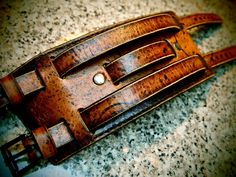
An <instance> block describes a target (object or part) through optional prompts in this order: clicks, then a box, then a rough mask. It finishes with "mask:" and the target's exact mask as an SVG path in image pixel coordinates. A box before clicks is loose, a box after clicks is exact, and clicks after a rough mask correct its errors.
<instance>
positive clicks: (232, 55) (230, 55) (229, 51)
mask: <svg viewBox="0 0 236 177" xmlns="http://www.w3.org/2000/svg"><path fill="white" fill-rule="evenodd" d="M204 59H205V61H206V63H207V64H208V66H209V67H211V68H215V67H217V66H219V65H221V64H224V63H226V62H229V61H232V60H234V59H236V45H235V46H231V47H227V48H224V49H222V50H218V51H216V52H212V53H209V54H206V55H205V56H204Z"/></svg>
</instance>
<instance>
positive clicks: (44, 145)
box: [32, 126, 57, 159]
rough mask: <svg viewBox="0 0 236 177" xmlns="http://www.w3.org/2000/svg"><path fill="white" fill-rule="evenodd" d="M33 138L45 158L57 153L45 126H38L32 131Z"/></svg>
mask: <svg viewBox="0 0 236 177" xmlns="http://www.w3.org/2000/svg"><path fill="white" fill-rule="evenodd" d="M32 133H33V135H34V138H35V140H36V142H37V144H38V146H39V149H40V152H41V153H42V155H43V157H44V158H45V159H48V158H50V157H52V156H54V155H55V154H56V153H57V149H56V146H55V144H54V141H53V139H52V137H51V136H50V135H49V133H48V131H47V128H46V127H44V126H43V127H39V128H37V129H35V130H33V131H32Z"/></svg>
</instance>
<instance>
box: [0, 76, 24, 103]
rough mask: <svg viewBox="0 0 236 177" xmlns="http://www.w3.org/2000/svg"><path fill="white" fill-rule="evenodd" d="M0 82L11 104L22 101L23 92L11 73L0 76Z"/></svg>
mask: <svg viewBox="0 0 236 177" xmlns="http://www.w3.org/2000/svg"><path fill="white" fill-rule="evenodd" d="M0 84H1V86H2V88H3V90H4V91H5V93H6V95H7V97H8V100H9V102H10V103H11V104H13V105H16V104H20V103H21V102H22V101H23V97H24V96H23V93H22V91H21V89H20V87H19V85H18V84H17V82H16V81H15V79H14V77H13V76H12V75H7V76H5V77H3V78H1V79H0Z"/></svg>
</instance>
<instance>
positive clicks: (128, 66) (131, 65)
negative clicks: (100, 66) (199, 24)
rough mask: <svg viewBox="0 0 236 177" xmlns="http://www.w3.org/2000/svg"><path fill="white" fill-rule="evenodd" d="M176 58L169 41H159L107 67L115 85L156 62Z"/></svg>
mask: <svg viewBox="0 0 236 177" xmlns="http://www.w3.org/2000/svg"><path fill="white" fill-rule="evenodd" d="M174 56H176V54H175V50H174V49H173V48H172V46H171V45H170V44H169V43H168V42H167V41H159V42H156V43H153V44H149V45H147V46H144V47H142V48H140V49H137V50H135V51H132V52H130V53H128V54H126V55H124V56H122V57H120V58H118V59H117V60H115V61H113V62H111V63H109V64H108V65H106V66H105V69H106V70H107V72H108V73H109V76H110V77H111V79H112V81H113V82H114V83H116V82H118V81H119V80H120V79H122V78H124V77H126V76H127V75H129V74H131V73H133V72H136V71H138V70H140V69H141V68H143V67H145V66H148V65H150V64H152V63H154V62H157V61H160V60H162V59H165V58H169V57H174Z"/></svg>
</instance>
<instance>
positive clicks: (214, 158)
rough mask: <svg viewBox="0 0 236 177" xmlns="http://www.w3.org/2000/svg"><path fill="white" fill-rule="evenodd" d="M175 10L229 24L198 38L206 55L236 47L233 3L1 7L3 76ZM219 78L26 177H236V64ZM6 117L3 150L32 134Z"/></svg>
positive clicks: (55, 0) (83, 1)
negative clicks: (73, 44) (73, 43)
mask: <svg viewBox="0 0 236 177" xmlns="http://www.w3.org/2000/svg"><path fill="white" fill-rule="evenodd" d="M167 10H172V11H175V12H176V13H177V14H178V15H180V16H182V15H187V14H191V13H195V12H215V13H217V14H219V15H220V16H221V17H222V18H223V20H224V24H223V25H222V26H221V27H220V28H217V29H216V30H215V29H212V28H209V31H203V32H201V33H199V34H198V35H193V37H194V39H195V42H196V43H197V44H198V47H199V49H200V50H201V51H202V52H203V53H207V52H210V51H213V50H217V49H220V48H224V47H227V46H230V45H233V44H236V13H235V10H236V5H235V4H233V3H232V2H230V1H229V0H225V1H221V0H198V1H189V0H179V1H178V0H132V1H126V0H119V1H118V0H117V1H116V0H114V1H102V0H101V1H99V0H97V1H95V0H80V1H76V0H65V1H63V0H42V1H32V0H23V1H9V2H8V1H1V2H0V14H1V18H0V41H1V43H0V45H1V46H0V76H3V75H5V74H7V73H9V72H10V71H12V70H13V69H15V68H16V67H18V66H20V65H21V64H23V63H24V62H26V61H27V60H29V59H30V58H31V57H33V56H34V55H36V54H38V53H40V52H43V51H45V50H47V49H49V48H52V47H54V46H57V45H59V44H61V43H63V42H65V41H68V40H70V39H73V38H75V37H78V36H80V35H82V34H84V33H87V32H89V31H92V30H94V29H97V28H100V27H103V26H107V25H110V24H113V23H115V22H119V21H122V20H126V19H129V18H133V17H138V16H140V15H147V14H151V13H156V12H162V11H167ZM215 72H216V76H215V77H214V78H212V79H210V80H208V81H207V82H205V83H203V84H201V85H199V86H197V87H195V88H193V89H191V90H190V91H188V92H185V93H184V94H182V95H181V96H178V97H177V98H175V99H173V100H171V101H169V102H167V103H166V104H164V105H162V106H160V107H159V108H157V109H155V110H153V111H151V112H150V113H148V114H146V115H144V116H142V117H141V118H140V119H138V120H136V121H134V122H133V123H130V124H128V125H127V126H126V127H124V128H122V129H120V130H119V131H116V132H115V133H113V134H111V135H110V136H108V137H106V138H105V139H103V140H101V141H99V142H98V143H96V144H95V145H93V146H91V147H89V148H87V149H85V150H83V151H81V152H79V153H77V154H76V155H74V156H73V157H71V158H69V159H68V160H66V161H65V162H63V163H62V164H60V165H58V166H53V165H52V164H50V163H49V162H45V161H42V162H41V163H40V164H39V165H37V166H36V167H35V168H33V169H32V170H31V171H30V172H28V173H27V174H26V176H28V177H35V176H45V177H49V176H57V177H61V176H71V177H74V176H81V177H85V176H86V177H90V176H207V177H210V176H212V177H213V176H214V177H216V176H219V177H221V176H236V79H235V78H236V62H235V61H234V62H230V63H228V64H225V65H223V66H222V67H220V68H218V69H217V70H215ZM0 119H1V121H0V145H3V144H4V143H6V142H8V141H9V140H10V139H13V138H15V137H17V136H18V135H20V134H22V133H24V132H25V131H26V130H25V128H24V126H23V125H22V123H21V122H20V121H19V120H18V118H17V117H16V116H15V115H13V114H12V113H10V112H8V113H6V114H4V115H0ZM1 168H3V167H2V165H1ZM1 173H3V170H2V169H1V170H0V176H3V174H1Z"/></svg>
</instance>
